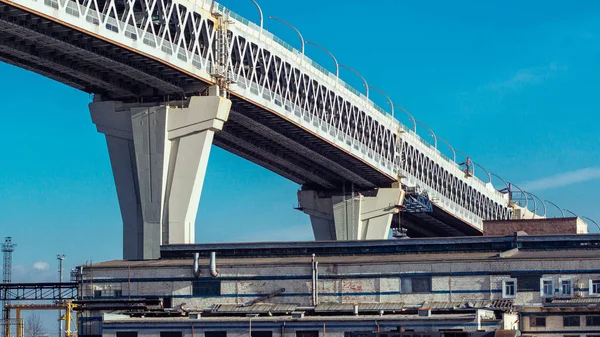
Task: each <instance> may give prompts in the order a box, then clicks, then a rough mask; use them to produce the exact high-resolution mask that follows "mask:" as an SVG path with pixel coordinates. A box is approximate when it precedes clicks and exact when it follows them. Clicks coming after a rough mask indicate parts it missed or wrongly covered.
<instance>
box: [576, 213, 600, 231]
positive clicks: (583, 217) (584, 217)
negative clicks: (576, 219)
mask: <svg viewBox="0 0 600 337" xmlns="http://www.w3.org/2000/svg"><path fill="white" fill-rule="evenodd" d="M580 218H582V219H586V220H589V221H591V222H592V223H593V224H594V225H596V227H598V231H600V225H598V223H597V222H596V221H594V220H592V219H590V218H588V217H587V216H581V217H580Z"/></svg>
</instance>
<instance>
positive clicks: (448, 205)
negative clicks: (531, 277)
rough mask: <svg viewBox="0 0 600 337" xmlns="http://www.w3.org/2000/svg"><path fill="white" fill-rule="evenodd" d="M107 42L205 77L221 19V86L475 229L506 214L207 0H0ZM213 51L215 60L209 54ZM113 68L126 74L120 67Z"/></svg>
mask: <svg viewBox="0 0 600 337" xmlns="http://www.w3.org/2000/svg"><path fill="white" fill-rule="evenodd" d="M0 1H2V2H6V3H9V4H16V5H19V6H20V7H22V8H26V9H28V10H30V11H31V12H32V13H35V14H39V15H43V16H45V17H50V18H52V20H55V21H57V22H59V23H63V24H67V25H69V26H71V27H76V29H78V30H81V31H84V32H86V33H87V34H90V35H92V36H97V37H99V38H102V39H105V40H109V41H111V42H112V43H114V44H116V45H119V46H122V47H124V48H127V49H130V50H133V51H136V52H137V53H140V54H142V55H147V56H148V57H151V58H154V59H157V60H159V61H160V62H163V63H166V64H169V65H170V66H171V67H173V68H175V69H178V70H180V71H183V72H186V73H187V74H191V75H193V76H196V77H197V78H200V79H202V80H204V81H205V82H207V83H214V82H215V77H214V75H215V74H216V73H218V72H219V69H216V68H217V66H218V65H219V63H221V62H223V57H222V56H223V55H217V52H218V48H217V45H218V43H217V35H218V34H217V33H216V32H217V30H218V29H217V28H218V25H219V24H223V22H224V20H223V18H225V21H227V20H230V19H232V20H231V21H227V22H230V23H231V24H228V25H227V36H226V41H227V55H226V57H225V63H226V69H225V70H223V75H224V76H225V77H226V79H227V81H228V83H230V84H229V88H228V90H229V92H230V93H231V94H233V95H237V96H239V97H242V98H244V99H245V100H248V101H250V102H252V103H254V104H256V105H258V106H261V107H263V108H265V109H267V110H269V111H272V112H273V113H275V114H277V115H279V116H280V117H282V118H284V119H286V120H288V121H289V122H291V123H295V124H296V125H298V126H300V127H301V128H303V129H305V130H307V131H309V132H310V133H312V134H314V135H317V136H318V137H321V138H323V139H325V140H327V141H328V142H330V143H333V144H335V145H336V146H337V147H338V148H340V149H341V150H342V151H345V152H347V153H348V154H349V155H352V156H354V157H356V158H358V159H360V160H362V161H363V162H366V163H368V164H369V165H371V166H372V167H375V168H376V169H378V170H379V171H381V172H382V173H383V174H386V175H388V176H389V177H391V178H392V179H400V178H402V179H403V181H402V182H403V183H404V184H407V185H409V186H420V187H421V188H422V189H425V190H427V191H428V194H429V196H430V197H431V198H432V201H433V202H434V203H435V204H436V205H438V206H439V207H440V208H442V209H444V210H445V211H447V212H449V213H452V214H454V215H455V216H456V217H458V218H461V219H463V220H464V221H467V222H468V223H471V224H474V225H476V226H478V227H480V228H481V225H482V223H481V221H482V219H506V218H509V217H510V213H511V209H510V207H509V201H508V199H507V196H506V195H505V194H502V193H500V192H497V191H496V190H495V189H494V188H493V186H490V184H487V185H486V184H484V183H483V182H481V181H480V180H479V179H477V178H476V177H465V176H464V174H463V172H462V171H461V169H460V168H459V167H458V166H457V165H456V163H454V162H453V161H452V160H449V159H448V158H446V157H445V156H443V155H442V154H441V153H440V152H439V151H438V150H437V149H433V148H432V147H431V146H430V145H429V144H427V143H426V142H424V141H423V140H421V139H420V138H419V136H418V135H416V134H415V133H413V132H412V131H410V130H408V129H407V128H406V127H405V126H404V125H402V124H401V123H399V122H398V121H397V120H395V119H394V118H393V117H392V116H390V115H389V114H386V113H385V111H384V110H383V109H381V108H380V107H378V106H377V105H375V104H374V103H373V102H371V101H369V100H367V99H366V98H365V97H364V96H362V95H361V94H360V93H358V92H357V91H356V90H355V89H353V88H352V87H350V86H349V85H347V84H345V83H344V82H342V81H341V80H340V79H339V78H337V77H336V76H334V75H333V74H331V73H329V72H328V71H327V70H325V69H324V68H323V67H321V66H320V65H318V64H316V63H315V62H314V61H312V60H311V59H309V58H307V57H305V56H304V55H302V54H301V53H299V52H298V51H297V50H295V49H293V48H292V47H290V46H289V45H288V44H286V43H285V42H284V41H282V40H280V39H279V38H277V37H275V36H274V35H272V34H271V33H269V32H268V31H266V30H261V29H260V28H259V27H257V26H256V25H254V24H252V23H250V22H248V21H247V20H246V19H244V18H242V17H240V16H238V15H236V14H235V13H233V12H230V11H229V10H227V9H226V8H224V7H223V6H221V5H220V4H218V3H216V2H213V1H210V0H197V1H196V2H192V1H187V0H0ZM218 56H221V58H220V60H219V57H218ZM119 71H121V72H123V71H128V68H127V66H126V65H124V66H123V67H122V68H121V69H119Z"/></svg>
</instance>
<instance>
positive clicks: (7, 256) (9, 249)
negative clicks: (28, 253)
mask: <svg viewBox="0 0 600 337" xmlns="http://www.w3.org/2000/svg"><path fill="white" fill-rule="evenodd" d="M16 246H17V245H15V244H14V243H12V238H11V237H10V236H7V237H6V238H5V239H4V243H3V244H2V253H3V254H4V267H3V268H4V269H2V283H10V282H11V280H12V253H13V252H14V251H15V247H16ZM0 295H2V302H1V303H2V317H1V318H0V321H2V322H3V329H2V336H8V335H9V333H8V331H10V330H9V329H10V321H9V320H8V309H7V308H6V305H7V304H8V300H7V297H8V294H7V293H6V290H4V291H3V292H2V294H0Z"/></svg>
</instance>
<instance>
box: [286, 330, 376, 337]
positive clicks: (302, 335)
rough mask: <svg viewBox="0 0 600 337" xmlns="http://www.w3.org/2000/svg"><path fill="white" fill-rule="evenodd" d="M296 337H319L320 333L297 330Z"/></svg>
mask: <svg viewBox="0 0 600 337" xmlns="http://www.w3.org/2000/svg"><path fill="white" fill-rule="evenodd" d="M296 337H319V331H317V330H308V331H302V330H296ZM380 337H381V335H380Z"/></svg>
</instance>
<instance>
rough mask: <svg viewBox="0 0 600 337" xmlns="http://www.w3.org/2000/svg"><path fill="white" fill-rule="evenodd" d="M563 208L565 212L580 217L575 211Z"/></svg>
mask: <svg viewBox="0 0 600 337" xmlns="http://www.w3.org/2000/svg"><path fill="white" fill-rule="evenodd" d="M563 210H565V212H567V213H571V214H573V215H574V216H575V217H576V218H579V215H577V214H575V213H573V212H571V211H569V210H568V209H566V208H563Z"/></svg>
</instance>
